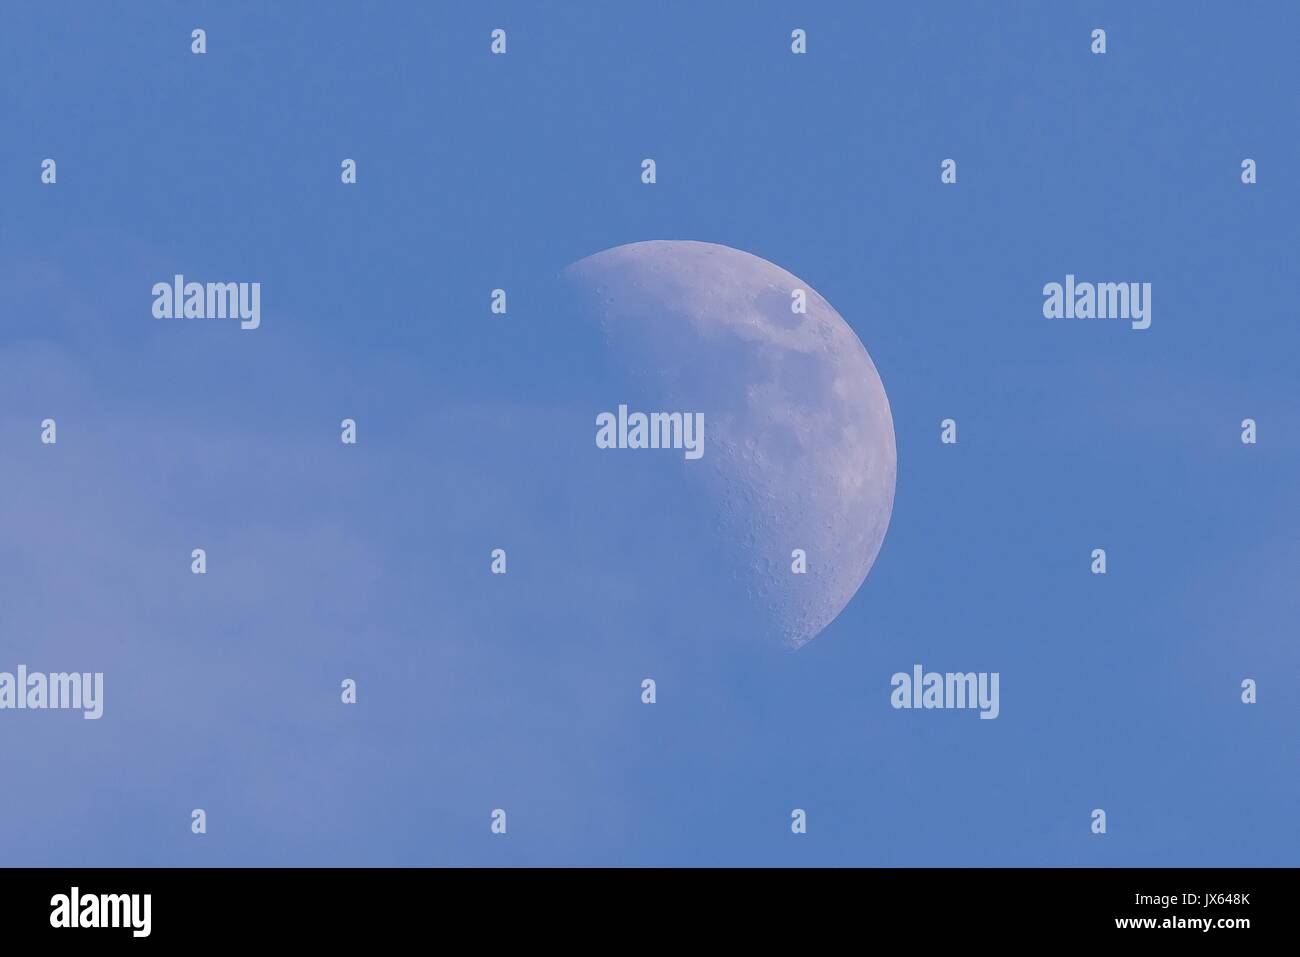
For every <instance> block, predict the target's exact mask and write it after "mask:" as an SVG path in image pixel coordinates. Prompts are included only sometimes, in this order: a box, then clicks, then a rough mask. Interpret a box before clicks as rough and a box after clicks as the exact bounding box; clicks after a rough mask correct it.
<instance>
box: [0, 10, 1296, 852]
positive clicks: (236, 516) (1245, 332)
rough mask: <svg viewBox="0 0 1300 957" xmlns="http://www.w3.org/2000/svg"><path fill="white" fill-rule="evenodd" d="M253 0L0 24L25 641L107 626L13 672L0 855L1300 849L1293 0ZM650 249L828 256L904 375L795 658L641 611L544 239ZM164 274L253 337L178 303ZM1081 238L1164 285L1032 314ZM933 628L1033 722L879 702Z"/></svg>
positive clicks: (0, 729) (4, 355) (0, 328)
mask: <svg viewBox="0 0 1300 957" xmlns="http://www.w3.org/2000/svg"><path fill="white" fill-rule="evenodd" d="M270 6H271V5H263V4H254V3H221V4H216V3H210V4H194V5H185V6H178V5H174V4H162V3H157V4H144V3H142V4H133V5H132V6H131V9H130V10H129V11H123V10H108V9H106V8H104V7H102V6H101V5H98V4H90V3H64V4H61V3H55V4H47V5H39V6H38V5H35V4H27V5H21V6H19V5H9V7H7V8H6V9H5V11H4V12H3V13H0V63H3V64H4V66H3V71H4V77H5V82H4V83H3V85H2V86H0V111H2V113H3V115H4V116H5V124H6V135H5V137H4V140H3V143H4V148H3V149H0V204H3V206H2V208H3V210H4V215H3V217H2V218H0V253H2V254H3V255H0V308H2V313H0V315H2V317H3V318H2V319H0V450H3V458H2V459H0V670H6V669H12V668H13V667H15V666H16V665H17V664H19V663H24V664H27V665H28V666H29V667H31V668H33V669H41V670H47V671H57V670H64V669H76V670H87V671H103V672H105V675H106V678H105V681H106V691H105V695H106V702H105V716H104V718H103V719H102V720H100V721H98V722H86V721H82V720H80V718H79V717H77V716H76V715H67V714H60V713H52V712H47V713H30V712H27V713H17V712H4V713H0V760H2V761H3V768H4V771H3V774H0V781H3V785H0V861H3V862H4V863H9V864H98V865H107V864H121V865H135V864H140V865H164V864H181V865H185V864H196V865H198V864H215V865H227V864H269V865H281V864H469V865H501V864H525V865H537V864H651V865H662V864H686V865H695V864H740V865H755V864H811V865H826V864H864V865H938V864H955V865H963V864H984V865H1068V864H1082V865H1107V864H1118V865H1180V864H1187V865H1192V864H1207V865H1228V864H1247V865H1250V864H1274V865H1279V864H1295V863H1296V849H1297V846H1298V842H1297V839H1298V838H1300V833H1298V826H1297V823H1296V817H1295V813H1294V811H1295V807H1296V805H1297V799H1300V773H1298V772H1297V764H1296V762H1297V758H1298V753H1297V739H1296V728H1297V726H1298V721H1297V719H1298V718H1300V692H1298V691H1297V674H1298V673H1300V651H1298V650H1297V649H1298V647H1300V646H1298V644H1297V642H1296V640H1295V622H1296V620H1297V613H1298V612H1300V598H1298V597H1297V596H1298V595H1300V589H1297V588H1296V586H1295V578H1296V570H1297V568H1300V508H1298V507H1297V505H1298V502H1297V499H1298V494H1297V483H1296V478H1297V475H1298V474H1300V443H1298V442H1297V438H1296V429H1295V423H1296V422H1297V421H1298V420H1300V401H1298V400H1297V395H1298V391H1297V388H1296V382H1297V362H1298V361H1300V332H1297V326H1296V321H1295V314H1294V310H1295V296H1294V292H1293V285H1294V277H1295V250H1296V249H1297V248H1298V247H1300V234H1298V233H1300V229H1298V227H1297V223H1298V222H1300V218H1298V217H1297V213H1298V212H1300V209H1298V204H1297V199H1298V196H1297V185H1296V182H1295V178H1294V176H1293V174H1292V171H1291V169H1290V164H1292V163H1293V162H1294V158H1295V157H1296V156H1297V155H1300V153H1298V147H1300V142H1298V140H1300V130H1298V129H1297V127H1296V125H1295V123H1294V122H1292V121H1291V118H1292V117H1294V116H1295V114H1296V107H1297V105H1300V104H1297V98H1298V97H1300V93H1298V92H1297V90H1300V85H1298V84H1297V82H1296V80H1297V76H1296V69H1297V68H1296V64H1295V58H1294V55H1293V50H1292V49H1291V48H1292V45H1293V41H1292V38H1293V37H1294V35H1295V32H1296V28H1297V27H1298V26H1300V13H1297V11H1296V9H1295V8H1294V7H1293V6H1292V5H1289V4H1281V3H1277V4H1263V3H1260V4H1250V3H1246V4H1238V5H1233V6H1231V7H1228V6H1224V5H1218V4H1195V3H1193V4H1179V5H1173V4H1144V5H1139V6H1138V8H1136V9H1134V8H1131V7H1132V5H1129V4H1120V3H1088V4H1082V3H1078V4H1041V3H1022V4H1010V3H988V4H968V3H960V4H959V3H924V4H872V5H858V4H852V5H850V4H818V5H813V6H812V7H811V8H809V5H806V4H777V3H759V4H753V3H744V4H741V3H735V4H705V5H701V4H687V3H655V4H647V5H643V6H638V7H634V6H633V5H632V4H595V3H583V4H576V3H540V4H533V3H529V4H506V3H500V4H491V3H488V4H477V3H475V4H471V3H464V4H437V5H434V4H398V3H393V4H376V5H373V6H365V7H363V6H362V5H360V4H353V3H340V4H331V5H328V6H323V5H318V4H305V3H303V4H297V3H286V4H275V5H273V9H272V8H269V7H270ZM195 27H203V28H204V29H206V30H207V34H208V53H207V54H206V55H204V56H194V55H192V54H191V53H190V39H189V37H190V31H191V30H192V29H194V28H195ZM494 27H503V28H505V29H506V30H507V31H508V37H509V53H508V54H507V55H506V56H504V57H492V56H490V55H489V54H488V34H489V32H490V30H491V29H493V28H494ZM795 27H802V28H804V29H806V30H807V32H808V38H809V39H808V43H809V52H808V54H807V55H805V56H802V57H800V56H794V55H792V54H791V53H790V52H789V35H790V30H791V29H793V28H795ZM1094 27H1103V28H1105V29H1106V31H1107V35H1108V52H1107V53H1106V54H1105V55H1103V56H1094V55H1092V54H1091V53H1090V52H1089V34H1090V32H1091V30H1092V29H1093V28H1094ZM46 157H53V158H55V159H56V160H57V162H58V183H57V184H56V185H54V186H44V185H42V184H41V183H40V181H39V171H40V170H39V167H40V162H41V160H42V159H44V158H46ZM344 157H351V158H354V159H356V160H357V163H358V173H359V176H358V178H359V182H358V183H357V185H356V186H348V187H345V186H343V185H341V184H340V182H339V163H340V161H341V160H342V159H343V158H344ZM645 157H653V158H655V159H656V161H657V164H658V182H657V183H656V184H655V185H654V186H653V187H645V186H643V185H642V184H641V183H640V181H639V173H640V163H641V160H642V159H643V158H645ZM948 157H952V158H955V159H956V160H957V162H958V170H959V178H958V183H957V185H956V186H941V185H940V183H939V163H940V161H941V160H942V159H944V158H948ZM1246 157H1251V158H1253V159H1255V160H1256V161H1257V163H1258V168H1259V182H1258V184H1257V185H1254V186H1244V185H1242V183H1241V182H1240V179H1239V173H1240V163H1241V160H1242V159H1243V158H1246ZM655 238H679V239H697V240H705V241H710V242H717V243H723V244H726V245H729V246H734V247H736V248H739V249H743V250H746V251H749V252H752V253H754V254H756V255H759V256H761V257H763V258H764V259H768V260H770V261H772V262H774V263H776V264H778V265H779V266H781V267H783V268H785V269H788V270H790V271H791V272H793V273H794V274H796V275H797V276H799V277H801V278H803V279H805V280H806V281H807V282H808V283H810V284H811V285H812V286H814V287H815V288H816V290H817V291H818V292H819V293H820V294H821V295H823V296H824V297H825V298H826V299H827V300H828V301H829V302H830V303H831V304H832V305H834V306H835V308H836V309H837V310H838V311H839V312H840V314H841V315H842V316H843V317H844V318H845V320H846V321H847V322H849V324H850V325H852V326H853V328H854V329H855V331H856V332H857V333H858V335H859V337H860V338H861V339H862V341H863V343H864V344H865V345H866V347H867V349H868V351H869V352H870V354H871V356H872V359H873V360H874V362H875V365H876V367H877V369H878V370H879V372H880V375H881V378H882V379H883V381H884V384H885V387H886V389H887V390H888V394H889V399H890V403H891V407H892V410H893V416H894V426H895V431H896V435H897V444H898V463H899V466H898V485H897V495H896V500H895V506H894V514H893V520H892V524H891V526H890V529H889V532H888V535H887V537H886V540H885V544H884V547H883V549H882V551H881V553H880V556H879V558H878V559H877V562H876V564H875V567H874V568H873V570H872V572H871V574H870V575H869V577H868V579H867V581H866V583H865V584H864V585H863V587H862V589H861V590H860V592H859V593H858V595H857V596H856V598H854V600H853V601H852V602H851V603H850V604H849V606H848V607H847V608H846V609H845V611H844V612H843V613H842V614H841V615H840V617H839V618H838V619H837V620H836V621H835V622H833V623H832V624H831V626H830V627H829V628H828V629H827V630H826V631H825V632H824V633H823V634H822V635H821V636H820V637H818V638H817V639H816V640H815V641H813V642H812V643H811V644H810V645H809V646H807V647H806V648H805V649H803V650H802V651H800V652H799V653H797V654H793V655H786V654H775V653H774V654H770V655H769V654H764V653H760V652H755V651H746V650H736V649H734V648H731V647H729V646H726V645H725V644H724V643H722V642H719V641H716V640H715V638H716V633H715V631H714V629H716V628H718V627H721V626H723V625H725V623H719V622H711V621H709V620H708V619H707V618H703V617H700V616H697V615H696V614H695V612H696V609H694V608H691V607H681V606H680V605H676V604H673V603H672V602H668V603H666V604H660V605H654V604H653V603H650V602H648V597H647V595H646V594H645V592H644V589H643V587H642V584H641V581H640V576H639V574H638V571H639V570H638V568H637V566H636V560H635V558H632V557H628V558H627V561H626V563H620V562H618V561H611V560H610V555H611V552H610V551H609V549H610V543H611V534H612V533H611V532H610V530H609V528H608V526H607V523H606V522H605V517H606V516H605V514H604V513H602V512H601V511H599V510H598V509H596V508H595V507H594V506H593V500H592V499H590V498H588V497H587V496H586V494H585V493H587V492H590V491H591V489H590V488H589V487H587V486H584V485H583V483H582V477H581V476H578V475H575V474H574V473H573V468H574V466H573V465H572V464H571V463H572V459H570V458H567V457H566V456H565V455H564V454H563V452H564V449H565V448H566V447H567V443H569V442H578V441H579V440H580V441H581V442H582V443H584V444H585V443H588V442H589V441H590V436H589V435H588V434H587V430H586V427H585V426H584V430H583V431H582V433H581V435H577V434H576V433H571V432H570V431H569V424H570V423H571V422H572V421H574V409H575V403H576V402H577V398H576V393H575V390H574V387H573V382H574V381H575V380H576V379H578V378H580V377H581V373H582V370H583V369H584V368H585V365H586V363H587V361H588V359H589V358H590V356H589V355H587V354H586V353H585V352H584V349H585V348H586V346H585V343H584V342H583V341H581V340H580V339H579V338H578V337H577V336H576V335H575V334H574V333H573V331H572V330H571V329H570V328H569V327H568V326H567V325H566V322H565V318H566V317H565V315H564V314H562V313H560V312H557V311H556V310H555V309H553V308H549V307H550V305H551V304H552V302H553V301H552V300H551V299H549V298H548V295H547V290H548V288H549V287H548V283H549V281H550V279H551V277H553V276H554V275H555V274H556V273H557V272H558V271H559V270H560V269H562V268H563V267H564V266H565V265H567V264H568V263H570V262H572V261H574V260H576V259H579V258H581V257H583V256H586V255H589V254H591V253H594V252H597V251H599V250H601V249H605V248H608V247H611V246H615V245H618V244H621V243H627V242H634V241H639V240H645V239H655ZM177 272H181V273H185V274H186V275H188V276H191V277H193V278H196V279H200V280H205V279H215V280H226V279H236V280H247V281H260V282H262V284H263V305H262V309H263V319H262V327H261V328H260V329H258V330H257V331H255V332H241V331H240V330H238V328H236V327H234V326H231V325H226V324H222V323H216V324H205V323H196V324H187V323H173V322H164V321H159V320H155V319H154V318H153V317H152V315H151V313H150V306H151V298H150V296H149V289H150V287H151V286H152V284H153V283H154V282H157V281H159V280H166V279H168V278H169V277H171V276H172V275H173V274H174V273H177ZM1066 273H1074V274H1076V275H1077V276H1079V277H1080V278H1081V279H1093V280H1096V281H1111V280H1114V281H1121V280H1133V281H1148V282H1151V283H1152V285H1153V322H1152V326H1151V328H1150V329H1148V330H1145V331H1142V332H1137V331H1132V330H1130V329H1129V328H1128V327H1127V326H1126V325H1124V324H1120V323H1087V322H1064V321H1061V322H1055V321H1047V320H1045V319H1043V317H1042V312H1041V307H1042V293H1041V289H1042V287H1043V285H1044V284H1045V283H1047V282H1053V281H1055V282H1060V281H1062V280H1063V278H1064V276H1065V274H1066ZM498 286H504V287H505V288H507V289H508V291H509V297H510V299H509V302H510V306H509V313H508V316H507V317H494V316H492V315H491V314H490V313H489V312H488V294H489V291H490V290H491V289H492V288H495V287H498ZM47 416H52V417H54V418H56V419H57V421H58V423H59V442H58V445H57V446H55V447H46V446H42V445H41V444H40V443H39V441H38V436H39V423H40V421H41V420H42V419H44V418H46V417H47ZM345 416H350V417H353V418H355V419H356V420H357V421H358V423H359V429H360V441H359V444H358V445H357V446H356V447H355V448H345V447H344V446H342V445H341V444H340V443H339V441H338V422H339V420H340V419H341V418H343V417H345ZM582 416H583V417H584V418H585V416H586V411H585V410H584V411H583V412H582ZM947 417H952V418H955V419H956V420H957V421H958V423H959V443H958V444H957V445H956V446H943V445H941V444H940V443H939V440H938V433H939V427H938V426H939V421H940V420H941V419H943V418H947ZM1245 417H1252V418H1254V419H1256V420H1257V422H1258V423H1259V442H1258V444H1257V445H1255V446H1245V445H1243V444H1242V443H1241V442H1240V441H1239V438H1238V436H1239V433H1240V428H1239V423H1240V421H1241V420H1242V419H1243V418H1245ZM669 527H670V528H671V525H670V526H669ZM657 544H658V545H662V546H663V547H668V548H670V547H671V545H672V542H671V541H660V542H658V543H657ZM196 545H202V546H203V547H206V548H207V550H208V553H209V573H208V574H207V575H206V576H204V577H202V578H200V577H197V576H192V575H190V574H189V553H190V549H191V548H193V547H196ZM499 545H500V546H505V547H508V548H509V554H510V563H511V565H510V573H509V574H508V575H507V576H505V577H504V578H500V577H493V576H491V575H489V574H488V571H487V567H488V563H487V555H488V552H489V550H490V549H491V548H493V547H497V546H499ZM1095 547H1105V548H1106V549H1107V551H1108V559H1109V572H1108V574H1107V575H1106V576H1105V577H1100V576H1093V575H1091V574H1089V572H1088V563H1089V553H1090V551H1091V549H1093V548H1095ZM918 662H919V663H922V664H923V665H925V666H926V667H927V668H934V669H936V670H941V671H943V670H963V671H964V670H975V671H998V672H1000V673H1001V676H1002V679H1001V715H1000V717H999V718H998V719H997V720H996V721H979V720H976V719H975V715H974V714H972V713H968V712H907V711H902V712H896V711H893V710H891V708H890V707H889V691H890V687H889V678H890V675H892V674H893V673H894V672H896V671H907V670H910V668H911V666H912V665H913V664H915V663H918ZM646 675H653V676H654V677H655V678H656V679H657V681H658V684H659V702H658V703H657V704H656V705H655V706H653V707H647V706H644V705H642V704H641V703H640V701H639V683H640V680H641V678H642V677H644V676H646ZM344 676H351V677H355V678H356V679H357V680H358V682H359V686H360V690H359V698H360V700H359V703H358V704H357V705H356V706H355V707H351V708H345V707H343V706H342V705H340V704H339V703H338V691H337V689H338V683H339V681H340V680H341V678H342V677H344ZM1245 677H1252V678H1254V679H1256V680H1257V681H1258V682H1259V703H1258V704H1257V705H1254V706H1246V705H1243V704H1242V703H1240V700H1239V694H1240V691H1239V685H1240V682H1241V680H1242V679H1243V678H1245ZM196 807H202V808H204V809H205V810H206V811H207V812H208V815H209V833H208V834H206V835H204V836H202V837H197V836H194V835H192V834H191V833H190V830H189V820H190V817H189V813H190V810H191V809H192V808H196ZM495 807H503V808H506V809H507V811H508V813H509V820H510V830H509V833H508V835H507V836H506V837H504V838H501V837H498V836H493V835H491V834H490V833H489V829H488V815H489V812H490V810H491V809H492V808H495ZM794 807H801V808H804V809H806V810H807V811H808V815H809V832H808V834H806V835H803V836H795V835H792V834H791V833H790V829H789V814H790V809H791V808H794ZM1096 807H1102V808H1105V809H1106V811H1107V814H1108V833H1107V834H1106V835H1105V836H1102V837H1099V836H1095V835H1093V834H1091V833H1090V831H1089V812H1090V811H1091V810H1092V809H1093V808H1096Z"/></svg>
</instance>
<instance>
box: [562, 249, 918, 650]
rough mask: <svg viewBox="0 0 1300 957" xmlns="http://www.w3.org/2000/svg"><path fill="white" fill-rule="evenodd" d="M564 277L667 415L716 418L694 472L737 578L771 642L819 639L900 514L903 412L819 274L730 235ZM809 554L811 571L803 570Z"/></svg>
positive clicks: (615, 354)
mask: <svg viewBox="0 0 1300 957" xmlns="http://www.w3.org/2000/svg"><path fill="white" fill-rule="evenodd" d="M563 279H564V280H566V281H567V282H568V283H569V284H570V287H571V291H572V292H574V293H575V294H576V297H577V300H578V301H579V302H580V303H581V304H582V305H581V306H580V309H581V310H582V311H584V312H585V314H586V315H587V316H588V318H589V319H590V320H591V321H593V322H594V323H596V324H598V326H599V329H600V332H601V334H602V336H603V341H604V346H603V348H605V349H606V350H607V352H608V356H609V359H610V361H611V363H612V366H613V367H615V368H617V369H619V370H621V374H622V375H624V376H626V381H627V383H628V388H629V389H630V390H635V391H636V394H637V395H638V396H640V397H642V398H645V397H650V398H652V399H653V400H654V401H656V402H658V403H660V405H658V406H657V407H656V410H658V409H662V410H663V411H683V412H703V413H704V422H705V444H704V455H703V457H702V458H701V459H700V460H699V461H695V462H686V463H684V464H683V466H682V467H681V473H682V475H683V476H685V478H684V481H686V482H688V483H693V484H695V485H696V486H697V488H698V493H697V494H698V495H699V496H700V497H701V500H702V501H703V502H704V503H705V504H706V509H705V513H707V514H709V515H710V516H712V519H711V522H710V525H711V527H710V529H709V530H708V531H709V532H710V535H711V536H712V538H713V539H714V543H715V544H716V545H717V546H718V549H719V551H718V554H719V555H721V556H722V558H723V562H724V563H725V564H726V565H727V566H728V567H727V569H726V574H727V576H728V577H729V578H730V579H731V580H732V581H733V582H734V583H736V584H737V585H738V586H739V588H738V590H737V594H738V595H739V596H741V597H740V600H741V601H742V602H744V603H745V604H747V605H748V608H746V609H744V610H745V611H746V612H753V613H754V614H753V615H752V616H750V617H751V618H752V620H754V621H757V622H759V623H760V626H759V627H761V628H762V629H763V630H764V631H765V632H766V633H765V634H764V635H762V636H761V638H762V639H763V640H767V641H776V642H779V643H781V644H783V645H785V646H786V647H788V648H792V649H797V648H800V647H802V646H803V645H805V644H806V643H807V642H809V641H811V640H812V639H813V638H814V637H816V635H817V634H818V633H819V632H821V631H822V629H824V628H825V627H826V626H827V625H828V624H830V622H831V621H833V620H834V619H835V617H836V616H837V615H839V613H840V612H841V611H842V610H843V609H844V607H845V605H847V604H848V602H849V600H850V599H851V598H852V597H853V595H854V594H855V593H856V592H857V590H858V588H859V587H860V586H861V585H862V583H863V581H864V580H865V579H866V576H867V573H868V571H869V570H870V569H871V566H872V563H873V562H874V561H875V559H876V555H877V553H878V552H879V551H880V547H881V543H882V541H883V540H884V537H885V530H886V528H887V527H888V525H889V518H890V514H891V512H892V509H893V501H894V481H895V472H896V452H895V445H894V424H893V418H892V416H891V415H890V409H889V400H888V399H887V398H886V396H885V389H884V386H883V385H882V383H881V381H880V376H879V375H878V374H877V372H876V367H875V365H874V364H873V363H872V361H871V357H870V356H869V355H868V354H867V350H866V349H865V348H864V347H863V345H862V342H861V341H860V340H859V339H858V337H857V335H855V334H854V332H853V330H852V329H851V328H850V327H849V325H848V324H847V323H846V322H845V321H844V320H843V319H842V318H841V317H840V315H839V314H838V313H837V312H836V311H835V309H834V308H832V307H831V305H830V304H829V303H828V302H826V300H825V299H823V298H822V297H821V296H820V295H818V294H817V293H816V292H815V291H814V290H813V289H812V287H811V286H810V285H809V284H808V283H806V282H803V281H802V280H800V279H798V278H797V277H795V276H793V275H791V274H790V273H788V272H786V271H785V270H784V269H781V268H780V267H778V266H775V265H773V264H772V263H770V262H767V261H766V260H763V259H760V258H758V257H757V256H752V255H750V254H748V253H744V252H741V251H739V250H736V249H732V248H730V247H727V246H719V245H714V244H711V243H701V242H689V241H677V240H672V241H653V242H642V243H632V244H630V245H626V246H618V247H616V248H614V249H608V250H605V251H604V252H600V253H597V254H595V255H593V256H589V257H587V258H586V259H583V260H580V261H579V262H576V263H574V264H573V265H571V266H569V267H568V268H567V269H566V270H565V271H564V273H563ZM796 290H803V291H804V292H805V295H806V310H807V311H806V313H800V312H797V311H795V310H794V309H793V308H792V303H794V302H795V297H794V293H795V291H796ZM619 400H620V397H619V396H610V397H609V403H608V406H607V407H608V408H611V409H612V408H613V407H614V402H616V401H619ZM603 454H608V455H631V456H638V455H649V454H654V455H658V454H664V455H673V454H674V453H672V452H659V451H655V452H645V451H632V452H628V451H616V452H608V453H603ZM677 454H678V455H680V453H677ZM665 520H668V521H670V520H671V518H670V517H665ZM629 548H630V549H631V548H635V543H634V542H630V543H629ZM796 549H802V550H803V552H804V553H805V554H806V556H807V572H806V573H805V574H795V573H794V572H793V571H792V563H793V562H794V561H795V560H796V559H795V558H794V557H792V556H793V553H794V551H795V550H796Z"/></svg>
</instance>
